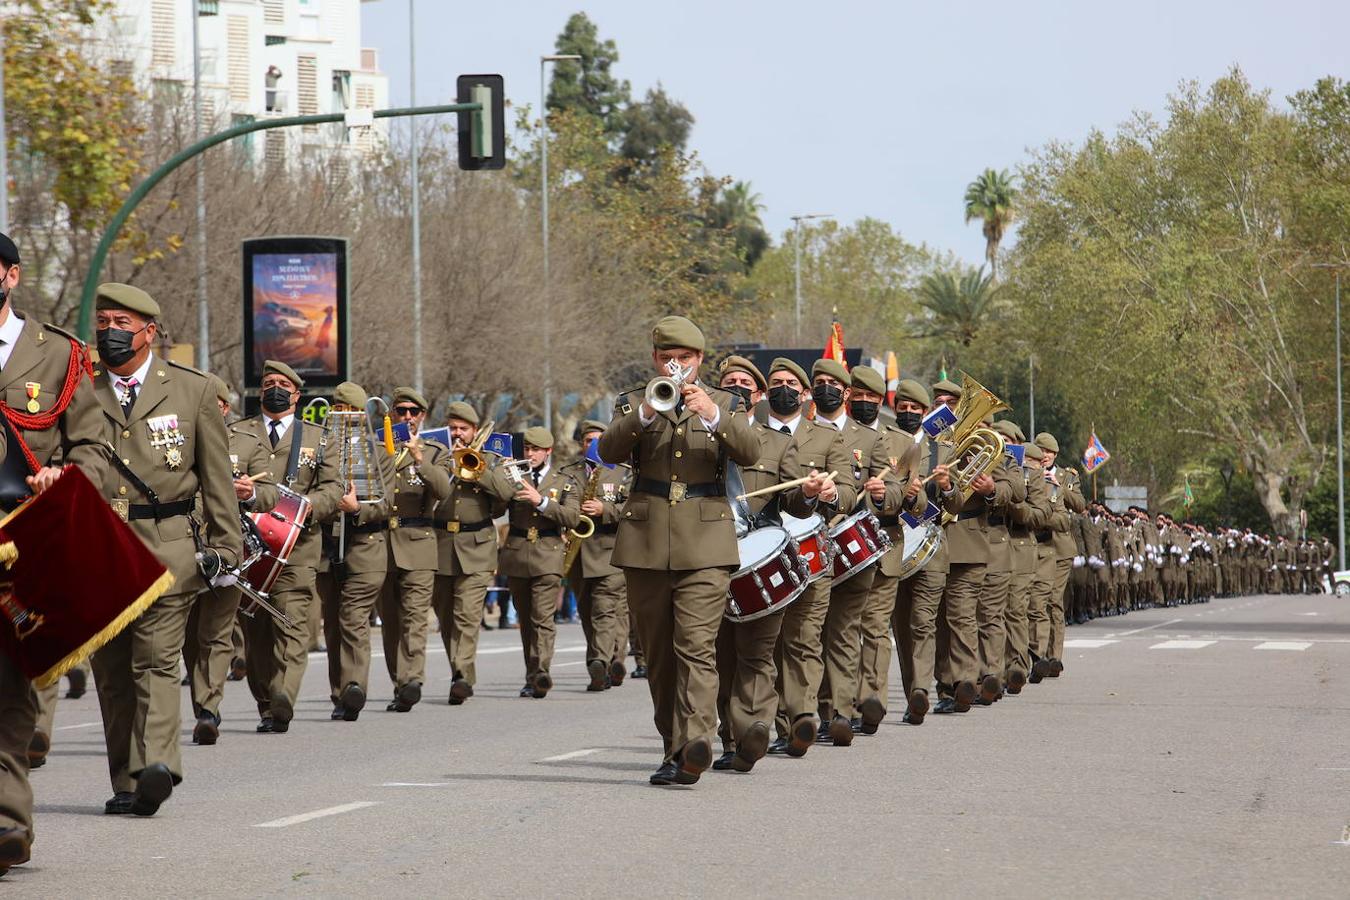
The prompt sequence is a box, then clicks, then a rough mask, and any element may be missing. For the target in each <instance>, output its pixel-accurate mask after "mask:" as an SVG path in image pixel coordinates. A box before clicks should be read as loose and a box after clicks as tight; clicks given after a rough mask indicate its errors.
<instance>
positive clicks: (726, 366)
mask: <svg viewBox="0 0 1350 900" xmlns="http://www.w3.org/2000/svg"><path fill="white" fill-rule="evenodd" d="M728 372H744V373H745V374H747V375H749V376H750V377H751V378H753V379H755V384H756V385H757V386H758V387H759V389H760V390H761V391H767V390H768V389H769V382H768V381H766V380H765V379H764V373H763V372H761V371H760V370H759V368H758V367H756V366H755V364H754V363H752V362H751V361H750V360H748V359H746V358H745V357H744V356H728V357H727V358H726V359H724V360H722V365H720V366H718V367H717V375H718V377H719V378H720V377H721V376H723V375H725V374H727V373H728Z"/></svg>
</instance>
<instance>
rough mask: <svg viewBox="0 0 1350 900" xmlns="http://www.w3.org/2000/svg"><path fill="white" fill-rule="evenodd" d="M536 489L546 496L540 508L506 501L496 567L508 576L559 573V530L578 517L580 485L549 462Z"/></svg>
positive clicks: (560, 546) (564, 528)
mask: <svg viewBox="0 0 1350 900" xmlns="http://www.w3.org/2000/svg"><path fill="white" fill-rule="evenodd" d="M526 477H529V476H528V475H527V476H526ZM539 493H540V494H542V495H543V496H545V497H547V498H548V503H546V504H544V508H543V509H539V508H538V507H535V506H531V505H530V504H529V503H526V502H524V501H519V500H512V501H511V502H510V503H509V504H508V505H507V516H508V518H509V521H510V529H509V531H508V532H507V537H506V544H505V546H503V547H502V550H501V555H500V560H499V565H498V568H499V569H500V570H501V573H502V574H503V575H505V576H507V577H508V578H535V577H538V576H540V575H559V576H561V575H562V574H563V570H562V564H563V553H564V549H565V547H564V544H563V532H565V531H567V530H568V529H569V528H576V527H577V522H579V521H580V520H581V485H579V484H577V482H576V481H574V480H573V479H572V476H570V475H568V474H567V473H565V472H563V471H562V470H561V469H560V468H558V467H557V466H553V465H550V466H549V470H548V474H546V475H545V476H544V478H543V480H542V481H540V482H539Z"/></svg>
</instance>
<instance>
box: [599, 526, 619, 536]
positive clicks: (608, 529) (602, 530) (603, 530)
mask: <svg viewBox="0 0 1350 900" xmlns="http://www.w3.org/2000/svg"><path fill="white" fill-rule="evenodd" d="M595 533H596V534H618V533H619V526H618V525H597V526H595Z"/></svg>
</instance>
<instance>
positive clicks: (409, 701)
mask: <svg viewBox="0 0 1350 900" xmlns="http://www.w3.org/2000/svg"><path fill="white" fill-rule="evenodd" d="M394 697H395V698H396V699H397V700H398V703H399V705H400V706H406V707H407V708H408V709H400V710H399V712H407V711H408V710H409V709H412V708H413V707H414V706H416V705H417V704H418V703H420V702H421V700H422V683H421V682H420V681H410V682H408V683H407V684H405V685H402V686H401V687H400V688H399V689H398V690H397V691H396V692H395V693H394Z"/></svg>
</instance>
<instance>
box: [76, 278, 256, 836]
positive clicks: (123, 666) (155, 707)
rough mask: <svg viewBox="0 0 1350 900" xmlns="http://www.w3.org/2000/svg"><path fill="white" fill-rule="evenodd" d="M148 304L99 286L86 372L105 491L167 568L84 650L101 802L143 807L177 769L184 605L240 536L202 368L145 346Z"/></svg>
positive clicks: (158, 796)
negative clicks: (104, 431) (136, 605)
mask: <svg viewBox="0 0 1350 900" xmlns="http://www.w3.org/2000/svg"><path fill="white" fill-rule="evenodd" d="M159 314H160V311H159V304H158V303H156V302H155V301H154V299H153V298H151V297H150V295H149V294H147V293H146V292H145V291H142V290H141V289H140V288H136V287H132V286H130V285H126V284H103V285H100V286H99V288H98V309H97V320H98V352H99V359H100V361H101V363H102V364H101V365H100V366H99V367H96V368H95V371H94V378H95V389H94V393H95V395H96V396H97V398H98V402H99V405H100V406H101V407H102V409H103V415H104V418H105V420H106V422H107V427H108V428H109V430H110V431H111V432H112V446H113V453H114V456H113V465H114V466H115V467H116V468H115V470H114V471H113V472H111V473H109V476H108V478H107V480H106V482H105V489H106V491H105V492H106V495H107V496H108V497H109V500H110V502H111V504H112V507H113V509H114V510H115V511H116V512H117V513H118V515H119V516H122V517H123V518H124V519H125V520H126V521H128V522H129V523H130V524H131V527H132V530H133V531H135V532H136V534H137V535H138V536H139V537H140V538H141V540H143V541H144V542H145V544H146V546H147V547H149V548H150V549H151V550H152V551H154V553H155V555H156V556H158V557H159V559H160V560H161V561H162V562H163V563H164V564H165V565H166V566H167V567H168V568H169V570H170V571H171V572H172V573H173V576H174V586H173V590H174V593H173V594H171V595H166V596H161V597H160V598H159V600H157V601H156V602H155V603H154V605H152V606H151V607H150V608H149V609H147V610H146V611H145V612H144V613H143V614H142V615H141V617H140V618H139V619H137V620H136V621H135V622H134V623H132V624H131V625H130V626H128V627H127V628H126V629H125V630H124V631H123V632H122V633H121V634H119V635H118V636H117V637H116V638H114V639H113V640H112V641H110V642H108V643H107V644H106V645H105V646H104V647H103V648H102V649H101V650H99V651H98V652H97V653H96V654H94V677H95V680H96V681H97V683H98V699H99V706H100V707H101V708H102V711H103V734H104V739H105V741H106V743H107V747H108V771H109V774H110V775H111V777H112V786H113V792H114V795H113V797H112V799H111V800H109V801H108V802H107V804H106V805H105V807H104V811H105V812H107V813H109V814H113V815H117V814H125V813H132V814H134V815H138V816H151V815H154V814H155V813H156V812H157V811H158V810H159V807H160V805H161V804H162V803H163V802H164V801H165V800H167V799H168V798H169V795H170V794H171V793H172V792H173V788H174V785H176V784H178V783H179V782H181V781H182V780H183V764H182V756H181V754H180V751H179V747H178V725H179V676H178V671H179V670H178V659H179V656H180V655H181V653H182V652H183V641H184V637H185V632H186V627H187V615H188V610H189V609H190V608H191V605H192V601H193V598H194V596H195V595H196V593H197V592H198V591H200V590H210V589H212V582H213V581H215V580H216V579H217V578H218V577H219V576H221V575H224V574H225V573H227V572H228V571H229V570H230V569H232V568H233V567H234V566H235V565H237V564H238V562H239V557H240V552H241V547H242V545H241V539H240V530H239V501H238V498H237V497H236V495H235V491H234V477H233V474H232V473H231V471H230V459H229V440H228V438H227V436H226V433H225V422H224V419H223V418H222V417H221V415H220V408H219V407H218V406H217V405H216V394H215V391H214V390H213V389H212V388H211V384H210V382H209V381H208V380H207V377H206V375H204V374H203V373H201V372H198V371H196V370H195V369H191V368H188V367H187V366H182V365H179V364H177V363H172V362H168V361H165V360H161V359H159V358H157V357H156V356H155V355H154V354H153V353H152V352H151V347H152V346H153V345H154V341H155V337H156V336H157V334H158V331H159V326H158V322H157V320H158V319H159ZM199 491H200V494H201V503H202V508H201V509H197V508H196V499H195V498H196V496H197V494H198V492H199ZM196 516H200V518H201V521H202V524H203V532H204V533H203V534H201V535H199V534H198V533H197V531H196V526H195V522H194V518H195V517H196ZM199 563H200V569H199Z"/></svg>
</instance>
